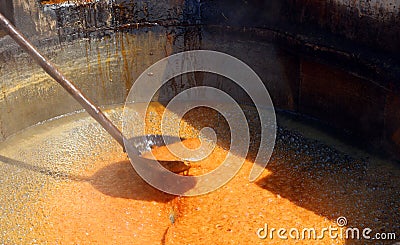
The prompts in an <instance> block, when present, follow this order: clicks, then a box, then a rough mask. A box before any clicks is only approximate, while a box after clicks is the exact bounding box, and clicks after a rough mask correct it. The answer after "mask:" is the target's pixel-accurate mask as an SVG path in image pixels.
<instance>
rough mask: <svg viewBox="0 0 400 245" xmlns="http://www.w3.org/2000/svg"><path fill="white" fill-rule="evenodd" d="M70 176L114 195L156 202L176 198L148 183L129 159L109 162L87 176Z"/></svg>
mask: <svg viewBox="0 0 400 245" xmlns="http://www.w3.org/2000/svg"><path fill="white" fill-rule="evenodd" d="M70 178H71V180H74V181H88V182H89V183H90V184H91V185H92V186H93V187H95V188H96V189H97V190H98V191H100V192H102V193H103V194H105V195H108V196H112V197H118V198H126V199H135V200H143V201H156V202H169V201H171V200H172V199H174V198H175V196H173V195H169V194H166V193H164V192H162V191H159V190H157V189H155V188H153V187H151V186H150V185H149V184H147V183H146V182H145V181H144V180H143V179H142V178H141V177H140V176H139V175H138V174H137V173H136V172H135V170H134V169H133V168H132V165H131V163H130V161H129V160H127V161H121V162H116V163H112V164H109V165H107V166H106V167H104V168H102V169H100V170H99V171H97V172H96V173H95V174H93V175H92V176H90V177H87V178H82V177H79V176H71V177H70Z"/></svg>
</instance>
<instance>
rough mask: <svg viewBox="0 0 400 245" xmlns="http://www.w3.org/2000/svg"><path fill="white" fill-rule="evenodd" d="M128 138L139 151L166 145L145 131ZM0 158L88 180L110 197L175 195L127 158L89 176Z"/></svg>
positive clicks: (190, 183)
mask: <svg viewBox="0 0 400 245" xmlns="http://www.w3.org/2000/svg"><path fill="white" fill-rule="evenodd" d="M165 137H171V136H165ZM169 140H170V141H172V142H173V141H177V140H178V138H175V137H172V139H169ZM131 142H132V143H135V144H139V145H140V147H139V150H140V151H141V152H145V151H147V150H149V149H151V147H152V146H154V145H157V146H163V145H165V142H164V139H163V137H162V136H160V135H146V136H142V137H137V138H133V139H131ZM0 162H2V163H4V164H8V165H11V166H15V167H17V168H23V169H27V170H29V171H33V172H36V173H40V174H43V175H47V176H50V177H52V178H54V179H58V180H72V181H79V182H89V183H90V184H91V185H92V186H93V187H95V188H96V189H97V190H98V191H100V192H102V193H103V194H105V195H108V196H112V197H118V198H126V199H136V200H144V201H156V202H169V201H171V200H173V199H174V198H175V197H176V196H174V195H170V194H166V193H164V192H162V191H159V190H157V189H156V188H153V187H152V186H150V185H149V184H148V183H147V182H145V181H144V180H143V179H142V178H141V177H140V176H139V175H138V174H137V173H136V172H135V170H134V168H133V167H132V164H131V162H130V160H129V159H128V160H126V161H120V162H114V163H110V164H108V165H107V166H105V167H103V168H101V169H100V170H98V171H97V172H95V173H94V174H93V175H92V176H88V177H86V176H82V175H74V174H69V173H67V172H65V171H57V170H53V169H50V168H47V167H43V166H34V165H31V164H28V163H26V162H23V161H19V160H15V159H11V158H9V157H6V156H0ZM164 162H169V161H164ZM171 162H172V161H171ZM145 163H147V164H151V165H154V166H156V165H157V164H158V163H157V162H156V161H154V160H150V159H146V162H145ZM157 166H158V165H157ZM155 174H156V173H155ZM159 176H160V178H163V177H164V175H163V172H161V173H160V174H159ZM166 184H168V180H166ZM169 184H171V183H169ZM195 184H196V183H195V182H193V179H190V180H188V181H186V182H184V183H182V191H183V192H184V191H186V190H189V189H191V188H192V187H193V186H194V185H195Z"/></svg>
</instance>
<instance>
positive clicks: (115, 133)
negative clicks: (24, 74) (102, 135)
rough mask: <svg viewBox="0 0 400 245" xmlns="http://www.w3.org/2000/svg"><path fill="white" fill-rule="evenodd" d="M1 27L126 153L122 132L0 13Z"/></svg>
mask: <svg viewBox="0 0 400 245" xmlns="http://www.w3.org/2000/svg"><path fill="white" fill-rule="evenodd" d="M0 25H1V26H2V27H3V29H4V30H5V31H6V32H7V33H8V34H9V35H10V36H11V37H12V38H13V39H14V40H15V42H17V43H18V45H19V46H21V47H22V48H23V49H24V50H25V51H26V52H28V54H29V55H30V56H31V57H32V58H33V59H34V60H35V61H36V62H37V63H38V64H39V65H40V66H41V67H42V68H43V70H45V71H46V72H47V73H48V74H49V75H50V76H51V77H52V78H54V80H56V81H57V82H58V83H59V84H60V85H61V86H62V87H63V88H64V89H65V90H67V91H68V93H70V94H71V95H72V97H74V99H75V100H77V101H78V102H79V104H81V105H82V107H83V108H85V110H86V111H87V112H88V113H89V114H90V116H92V117H93V118H94V119H95V120H96V121H97V122H99V123H100V125H101V126H102V127H103V128H104V129H105V130H106V131H107V132H108V133H109V134H110V135H111V136H112V137H113V138H114V139H115V140H116V141H117V142H118V143H119V144H120V145H121V146H122V148H123V149H124V151H125V146H124V137H123V135H122V133H121V131H120V130H119V129H118V128H117V127H116V126H115V125H114V124H113V123H112V122H111V121H110V120H109V119H108V118H107V117H106V116H105V115H104V114H103V112H102V111H101V110H100V109H99V108H98V107H97V106H96V105H94V104H93V102H91V101H90V100H89V98H87V97H86V96H85V95H84V94H82V92H81V91H80V90H79V89H78V88H76V87H75V85H74V84H73V83H72V82H70V81H68V79H67V78H66V77H64V75H63V74H62V73H61V72H60V71H59V70H58V69H57V68H56V67H55V66H54V65H53V64H52V63H51V62H50V61H48V60H47V59H46V58H45V57H43V56H42V55H41V54H40V53H39V51H38V50H37V49H36V48H35V47H34V46H33V45H32V44H31V43H30V42H29V41H28V40H27V39H26V38H25V37H24V36H23V35H22V34H21V33H20V32H19V31H18V30H17V29H16V28H15V26H13V24H12V23H11V22H10V21H9V20H8V19H7V18H6V17H5V16H4V15H3V14H1V13H0Z"/></svg>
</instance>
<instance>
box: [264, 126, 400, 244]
mask: <svg viewBox="0 0 400 245" xmlns="http://www.w3.org/2000/svg"><path fill="white" fill-rule="evenodd" d="M267 169H268V170H269V171H271V172H272V173H271V174H270V175H268V176H267V177H265V178H263V179H260V180H258V181H257V182H256V184H257V185H258V186H260V187H261V188H264V189H266V190H268V191H271V192H273V193H276V194H277V195H280V196H281V197H282V198H286V199H288V200H290V201H291V202H293V203H294V204H296V205H297V206H299V207H303V208H306V209H308V210H311V211H313V212H314V213H316V214H318V215H321V216H324V217H327V218H328V219H330V220H332V221H335V220H336V219H337V218H338V217H341V216H344V217H346V219H347V221H348V227H357V228H359V229H360V230H361V229H363V228H366V227H368V228H371V229H372V230H373V231H374V232H396V233H397V234H398V233H399V232H400V227H399V226H398V224H399V223H400V216H399V215H398V208H399V200H400V193H399V191H398V189H399V187H400V178H399V173H400V169H399V168H398V167H397V166H393V168H392V169H390V168H389V166H376V165H375V163H374V164H371V163H369V161H368V160H366V159H356V158H353V157H351V156H348V155H346V154H344V153H341V152H339V151H337V150H335V149H334V148H332V147H330V146H327V145H324V144H322V143H319V142H316V141H311V140H307V139H305V138H304V137H303V136H301V135H300V134H291V133H290V132H288V131H285V130H280V134H279V138H278V141H277V146H276V148H275V151H274V154H273V157H272V160H271V161H270V163H269V164H268V166H267ZM348 244H354V241H352V240H348Z"/></svg>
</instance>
